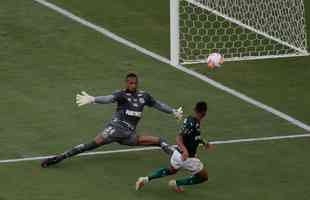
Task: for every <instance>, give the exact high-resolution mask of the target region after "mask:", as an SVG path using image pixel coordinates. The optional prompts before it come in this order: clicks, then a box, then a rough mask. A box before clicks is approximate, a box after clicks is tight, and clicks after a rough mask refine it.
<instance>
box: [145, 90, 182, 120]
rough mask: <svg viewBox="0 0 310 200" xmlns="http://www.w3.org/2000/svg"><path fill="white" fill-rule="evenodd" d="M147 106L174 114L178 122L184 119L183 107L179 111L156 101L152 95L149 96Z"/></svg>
mask: <svg viewBox="0 0 310 200" xmlns="http://www.w3.org/2000/svg"><path fill="white" fill-rule="evenodd" d="M147 105H148V106H150V107H153V108H155V109H157V110H159V111H161V112H164V113H168V114H173V115H174V116H175V117H176V118H177V119H178V120H181V119H182V117H183V110H182V107H180V108H178V109H173V108H172V107H170V106H168V105H167V104H165V103H164V102H161V101H158V100H155V99H154V98H153V97H152V96H151V95H148V99H147Z"/></svg>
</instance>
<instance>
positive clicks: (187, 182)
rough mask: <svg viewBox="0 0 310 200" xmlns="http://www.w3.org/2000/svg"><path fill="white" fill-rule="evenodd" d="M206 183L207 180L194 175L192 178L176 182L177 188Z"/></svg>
mask: <svg viewBox="0 0 310 200" xmlns="http://www.w3.org/2000/svg"><path fill="white" fill-rule="evenodd" d="M204 181H206V178H204V177H201V176H198V175H194V176H191V177H187V178H184V179H179V180H176V184H177V186H182V185H195V184H199V183H202V182H204Z"/></svg>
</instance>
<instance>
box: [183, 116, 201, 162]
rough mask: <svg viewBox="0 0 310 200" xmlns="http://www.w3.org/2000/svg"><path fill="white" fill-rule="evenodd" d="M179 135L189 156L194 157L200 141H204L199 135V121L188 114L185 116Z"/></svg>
mask: <svg viewBox="0 0 310 200" xmlns="http://www.w3.org/2000/svg"><path fill="white" fill-rule="evenodd" d="M180 135H181V136H182V137H183V143H184V145H185V147H186V148H187V150H188V153H189V157H195V156H196V152H197V148H198V146H199V144H200V143H204V141H203V140H202V138H201V136H200V123H199V120H197V119H196V118H194V117H192V116H189V117H187V118H185V120H184V122H183V125H182V128H181V133H180Z"/></svg>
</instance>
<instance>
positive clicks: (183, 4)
mask: <svg viewBox="0 0 310 200" xmlns="http://www.w3.org/2000/svg"><path fill="white" fill-rule="evenodd" d="M170 10H171V11H170V12H171V19H170V20H171V62H172V63H174V64H178V63H183V64H191V63H203V62H206V58H207V56H208V55H209V54H210V53H212V52H219V53H221V54H222V55H224V57H225V60H226V61H232V60H249V59H264V58H278V57H291V56H304V55H308V52H307V35H306V29H305V13H304V2H303V0H170Z"/></svg>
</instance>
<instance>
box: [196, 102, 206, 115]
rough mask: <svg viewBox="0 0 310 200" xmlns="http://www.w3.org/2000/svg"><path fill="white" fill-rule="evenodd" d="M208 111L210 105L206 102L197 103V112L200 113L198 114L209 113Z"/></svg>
mask: <svg viewBox="0 0 310 200" xmlns="http://www.w3.org/2000/svg"><path fill="white" fill-rule="evenodd" d="M207 109H208V105H207V103H206V102H204V101H199V102H198V103H196V106H195V111H196V112H198V113H203V112H207Z"/></svg>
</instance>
